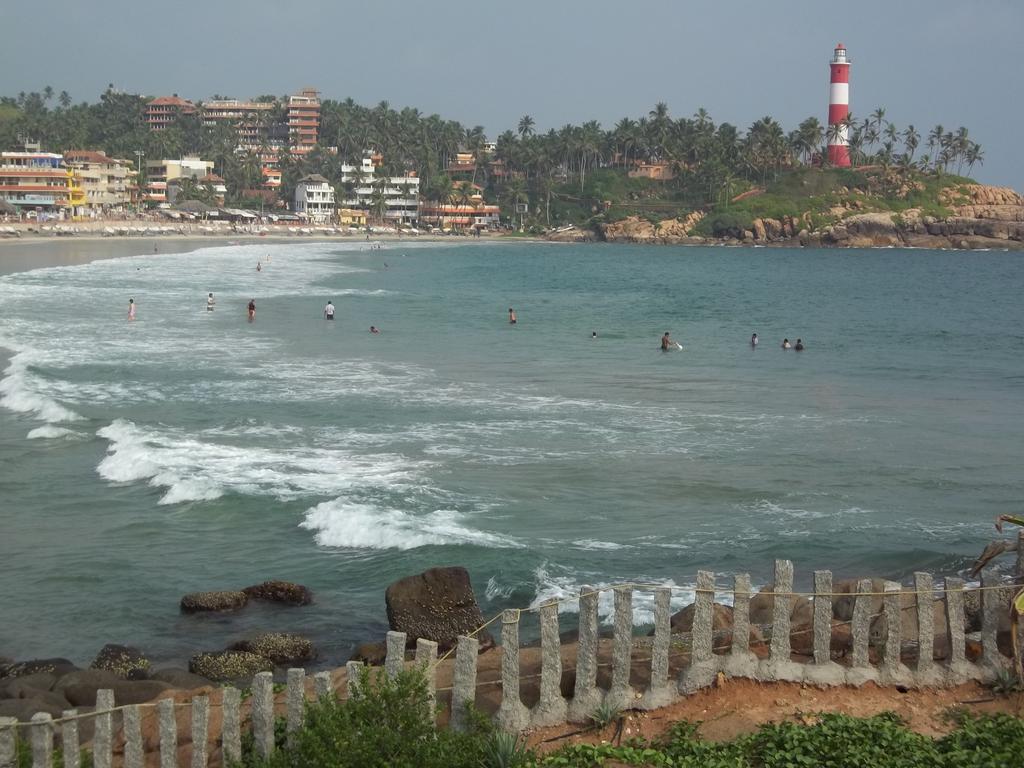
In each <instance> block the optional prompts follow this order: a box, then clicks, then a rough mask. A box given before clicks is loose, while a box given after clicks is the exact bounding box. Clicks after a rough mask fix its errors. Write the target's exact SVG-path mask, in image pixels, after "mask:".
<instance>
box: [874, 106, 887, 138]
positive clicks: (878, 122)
mask: <svg viewBox="0 0 1024 768" xmlns="http://www.w3.org/2000/svg"><path fill="white" fill-rule="evenodd" d="M871 120H872V122H874V124H875V130H876V131H878V132H879V133H881V132H882V123H884V122H886V120H885V107H878V108H877V109H875V111H874V112H872V113H871Z"/></svg>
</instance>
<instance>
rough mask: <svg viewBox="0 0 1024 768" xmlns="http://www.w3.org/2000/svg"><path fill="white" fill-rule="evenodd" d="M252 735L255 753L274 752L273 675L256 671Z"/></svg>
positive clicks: (253, 680) (253, 682)
mask: <svg viewBox="0 0 1024 768" xmlns="http://www.w3.org/2000/svg"><path fill="white" fill-rule="evenodd" d="M252 735H253V743H254V746H255V749H256V754H257V755H259V756H260V757H262V758H264V759H266V758H268V757H270V756H271V755H272V754H273V753H274V676H273V675H272V674H271V673H270V672H257V673H256V675H255V677H253V679H252Z"/></svg>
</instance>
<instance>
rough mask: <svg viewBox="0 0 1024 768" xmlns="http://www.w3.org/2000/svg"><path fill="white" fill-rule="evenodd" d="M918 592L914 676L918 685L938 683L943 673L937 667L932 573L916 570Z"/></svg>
mask: <svg viewBox="0 0 1024 768" xmlns="http://www.w3.org/2000/svg"><path fill="white" fill-rule="evenodd" d="M914 592H916V593H917V600H916V603H917V664H915V665H914V677H915V678H916V682H917V683H918V685H937V684H938V683H939V682H941V678H942V674H941V672H939V670H938V669H937V668H936V667H935V581H934V579H932V575H931V574H930V573H925V572H923V571H915V572H914Z"/></svg>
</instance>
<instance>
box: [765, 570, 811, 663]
mask: <svg viewBox="0 0 1024 768" xmlns="http://www.w3.org/2000/svg"><path fill="white" fill-rule="evenodd" d="M772 590H773V592H774V599H773V601H772V605H773V610H772V639H771V643H770V644H769V646H768V660H767V661H764V662H762V663H761V664H760V665H759V670H758V671H759V673H760V676H761V679H762V680H791V681H795V682H799V681H801V680H803V678H804V669H803V664H796V663H794V662H793V659H792V654H793V641H792V638H791V637H790V631H791V627H790V623H791V622H790V619H789V617H790V614H791V613H792V611H793V562H792V561H791V560H776V561H775V583H774V585H773V587H772Z"/></svg>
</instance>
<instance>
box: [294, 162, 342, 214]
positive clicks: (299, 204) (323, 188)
mask: <svg viewBox="0 0 1024 768" xmlns="http://www.w3.org/2000/svg"><path fill="white" fill-rule="evenodd" d="M295 212H296V213H299V214H304V215H305V216H306V217H307V218H308V219H309V221H312V222H316V223H317V224H326V223H327V222H329V221H331V220H332V219H333V218H334V187H332V186H331V183H330V182H329V181H328V180H327V179H325V178H324V177H323V176H321V175H320V174H319V173H311V174H309V175H308V176H303V177H302V178H301V179H299V183H298V184H296V185H295Z"/></svg>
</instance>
